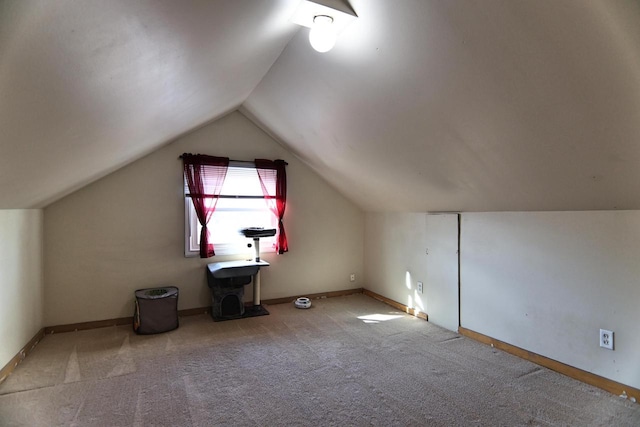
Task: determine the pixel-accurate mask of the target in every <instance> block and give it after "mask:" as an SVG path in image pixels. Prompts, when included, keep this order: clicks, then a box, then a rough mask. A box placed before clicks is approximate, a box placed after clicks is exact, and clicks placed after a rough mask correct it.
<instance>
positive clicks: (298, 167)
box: [44, 112, 364, 326]
mask: <svg viewBox="0 0 640 427" xmlns="http://www.w3.org/2000/svg"><path fill="white" fill-rule="evenodd" d="M183 152H192V153H202V154H210V155H218V156H228V157H230V158H232V159H236V160H253V159H254V158H268V159H276V158H282V159H284V160H286V161H287V162H288V163H289V166H288V167H287V176H288V195H287V210H286V213H285V218H284V220H285V227H286V230H287V237H288V239H289V248H290V252H288V253H287V254H284V255H275V254H266V255H263V258H264V259H265V260H266V261H269V262H270V263H272V265H271V266H270V267H268V268H266V269H263V270H262V292H261V293H262V298H263V299H269V298H279V297H286V296H293V295H300V294H310V293H316V292H325V291H336V290H343V289H350V288H356V287H361V286H362V281H361V280H360V279H361V278H362V276H363V241H364V237H363V232H364V214H363V212H362V211H361V210H360V209H359V208H357V207H356V206H355V205H354V204H353V203H351V202H350V201H348V200H347V199H345V198H344V197H343V196H342V195H340V194H339V193H337V192H336V191H335V190H334V189H333V188H332V187H330V186H329V185H328V184H327V183H326V182H325V181H323V180H322V179H321V178H319V177H318V175H316V174H315V173H314V172H312V171H311V170H310V169H309V168H308V167H306V166H305V165H304V164H302V163H301V162H300V161H299V160H298V159H297V158H295V157H294V156H293V155H291V154H290V153H289V152H287V151H286V150H285V149H283V148H282V147H281V146H280V145H279V144H277V143H276V142H275V141H274V140H273V139H272V138H270V137H269V136H268V135H267V134H265V133H264V132H262V131H261V130H260V129H258V128H257V127H256V126H255V125H253V123H251V122H250V121H249V120H248V119H247V118H246V117H244V116H243V115H242V114H240V113H237V112H236V113H232V114H230V115H228V116H226V117H223V118H222V119H220V120H218V121H216V122H214V123H212V124H210V125H208V126H206V127H203V128H201V129H199V130H196V131H194V132H192V133H190V134H188V135H186V136H184V137H181V138H179V139H178V140H177V141H175V142H173V143H171V144H169V145H167V146H166V147H164V148H162V149H160V150H158V151H156V152H154V153H152V154H150V155H149V156H147V157H145V158H143V159H141V160H139V161H136V162H134V163H132V164H130V165H129V166H127V167H125V168H123V169H120V170H119V171H117V172H115V173H113V174H111V175H109V176H107V177H105V178H103V179H101V180H99V181H97V182H95V183H93V184H91V185H89V186H87V187H84V188H83V189H81V190H79V191H77V192H75V193H73V194H71V195H69V196H67V197H65V198H64V199H62V200H60V201H58V202H56V203H54V204H52V205H50V206H48V207H46V208H45V213H44V222H45V244H44V245H45V251H46V258H45V284H46V291H45V300H46V307H45V324H46V325H47V326H52V325H60V324H69V323H76V322H85V321H92V320H100V319H109V318H116V317H126V316H131V315H132V311H133V291H134V290H135V289H139V288H146V287H155V286H160V285H176V286H178V287H179V288H180V298H179V308H180V309H186V308H195V307H205V306H208V305H209V304H210V297H209V289H208V288H207V286H206V278H205V277H206V276H205V266H206V264H208V263H211V262H218V261H223V260H229V259H237V257H221V256H216V257H213V258H209V259H206V260H202V259H199V258H185V257H184V204H183V196H182V191H183V190H182V162H181V161H180V160H179V159H178V156H179V155H180V154H182V153H183ZM350 273H355V274H356V276H357V278H358V280H356V282H355V283H352V282H350V281H349V275H350ZM245 297H246V298H247V299H250V297H251V287H250V286H247V287H246V288H245Z"/></svg>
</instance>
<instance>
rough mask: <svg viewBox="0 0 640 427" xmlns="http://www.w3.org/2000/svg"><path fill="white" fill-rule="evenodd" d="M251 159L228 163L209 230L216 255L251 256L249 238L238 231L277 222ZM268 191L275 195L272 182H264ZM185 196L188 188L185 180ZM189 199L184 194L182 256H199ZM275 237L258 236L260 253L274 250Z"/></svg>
mask: <svg viewBox="0 0 640 427" xmlns="http://www.w3.org/2000/svg"><path fill="white" fill-rule="evenodd" d="M255 167H256V166H255V164H254V163H253V162H234V161H231V162H230V163H229V168H228V170H227V176H226V178H225V180H224V184H223V186H222V190H221V192H220V197H219V199H218V203H217V205H216V208H215V211H214V212H213V215H212V216H211V220H210V221H209V225H208V229H209V233H210V236H211V240H212V241H213V244H214V246H215V250H216V255H239V254H246V255H247V257H253V255H254V249H253V248H249V247H247V244H249V243H251V244H253V241H252V239H249V238H247V237H244V235H242V233H240V230H242V229H243V228H247V227H264V228H276V229H277V228H278V221H277V218H276V216H275V215H274V213H273V212H272V211H271V210H270V209H269V207H268V205H267V203H266V202H265V198H264V195H263V192H262V187H261V184H260V179H259V178H258V173H257V171H256V169H255ZM265 185H271V186H272V187H274V188H268V190H269V193H270V194H275V185H274V183H266V184H265ZM184 187H185V195H186V194H188V192H189V190H188V187H187V184H186V182H185V184H184ZM201 228H202V226H201V225H200V223H199V222H198V218H197V217H196V212H195V209H194V207H193V203H192V202H191V199H190V198H189V197H188V196H186V197H185V256H198V251H199V245H200V230H201ZM275 247H276V237H275V236H274V237H264V238H261V239H260V251H261V252H275Z"/></svg>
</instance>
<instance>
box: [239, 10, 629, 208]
mask: <svg viewBox="0 0 640 427" xmlns="http://www.w3.org/2000/svg"><path fill="white" fill-rule="evenodd" d="M351 5H352V6H353V9H354V10H355V11H356V13H357V14H358V16H359V18H358V20H357V21H356V22H355V23H353V24H352V25H351V26H350V27H349V28H348V29H347V31H346V32H345V33H344V34H343V35H342V36H341V37H340V39H339V40H338V44H337V45H336V47H335V48H334V50H332V51H330V52H329V53H327V54H317V53H315V52H314V51H312V50H311V49H309V48H308V43H307V42H306V40H305V34H303V32H300V33H298V34H297V35H296V36H295V37H294V38H293V40H292V41H291V42H290V43H289V45H288V46H287V48H286V49H285V50H284V52H283V53H282V55H281V56H280V58H278V60H277V61H276V63H275V64H274V66H273V67H272V68H271V70H270V71H269V73H268V74H267V75H266V76H265V78H264V79H263V80H262V82H261V83H260V84H259V85H258V87H257V88H256V89H255V90H254V91H253V92H252V94H251V95H250V96H249V98H248V100H247V101H246V102H245V103H244V104H243V111H244V112H245V114H246V115H248V116H249V117H252V118H253V119H254V121H256V122H257V123H261V124H262V125H263V127H265V128H266V129H268V130H269V131H270V132H272V133H273V134H274V135H276V136H277V137H278V138H279V139H280V140H281V141H283V143H284V144H285V145H287V146H288V147H289V148H290V149H291V150H292V151H294V152H295V153H297V155H299V156H300V157H301V158H302V159H304V160H305V161H306V162H307V163H308V164H310V165H311V166H312V167H313V168H314V169H315V170H316V171H318V172H319V173H320V174H321V175H323V176H324V177H325V178H326V179H327V180H328V181H330V182H331V183H332V184H333V185H334V186H335V187H337V188H339V189H340V190H341V191H342V192H343V193H344V194H346V195H347V196H348V197H349V198H351V199H352V200H354V201H356V202H357V203H359V204H360V206H362V207H363V208H365V209H367V210H402V211H458V210H460V211H485V210H489V211H491V210H582V209H629V208H635V209H637V208H640V167H639V166H640V9H639V7H640V6H639V5H640V3H639V2H636V1H613V0H612V1H583V0H575V1H570V0H564V1H557V0H547V1H544V0H536V1H513V0H505V1H496V0H483V1H456V0H438V1H385V0H352V1H351Z"/></svg>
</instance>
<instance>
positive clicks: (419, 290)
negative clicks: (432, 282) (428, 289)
mask: <svg viewBox="0 0 640 427" xmlns="http://www.w3.org/2000/svg"><path fill="white" fill-rule="evenodd" d="M422 286H423V285H422V282H418V293H420V294H421V293H422V289H423V287H422Z"/></svg>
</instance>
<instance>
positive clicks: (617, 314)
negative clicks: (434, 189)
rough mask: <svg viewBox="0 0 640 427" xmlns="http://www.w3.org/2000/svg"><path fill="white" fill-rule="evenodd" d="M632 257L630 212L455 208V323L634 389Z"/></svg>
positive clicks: (635, 267)
mask: <svg viewBox="0 0 640 427" xmlns="http://www.w3.org/2000/svg"><path fill="white" fill-rule="evenodd" d="M639 260H640V211H622V212H614V211H608V212H604V211H603V212H545V213H540V212H537V213H536V212H530V213H469V214H463V215H462V241H461V304H462V305H461V315H462V318H461V321H462V326H464V327H465V328H468V329H472V330H474V331H477V332H480V333H482V334H485V335H489V336H491V337H494V338H497V339H499V340H501V341H505V342H508V343H510V344H513V345H515V346H518V347H522V348H524V349H526V350H530V351H533V352H535V353H538V354H541V355H544V356H546V357H549V358H551V359H555V360H558V361H560V362H563V363H566V364H568V365H571V366H574V367H577V368H580V369H583V370H585V371H589V372H593V373H595V374H597V375H600V376H603V377H606V378H609V379H612V380H615V381H619V382H621V383H624V384H627V385H631V386H633V387H640V364H639V363H638V360H639V356H640V334H638V324H640V310H639V309H638V307H639V304H640V262H639ZM600 328H603V329H609V330H613V331H614V332H615V351H610V350H606V349H603V348H600V347H599V345H598V336H599V329H600Z"/></svg>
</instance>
